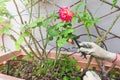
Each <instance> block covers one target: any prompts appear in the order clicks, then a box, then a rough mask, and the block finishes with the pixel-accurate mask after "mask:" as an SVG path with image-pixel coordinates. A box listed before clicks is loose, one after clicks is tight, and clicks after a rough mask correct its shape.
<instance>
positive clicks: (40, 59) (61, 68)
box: [0, 0, 120, 80]
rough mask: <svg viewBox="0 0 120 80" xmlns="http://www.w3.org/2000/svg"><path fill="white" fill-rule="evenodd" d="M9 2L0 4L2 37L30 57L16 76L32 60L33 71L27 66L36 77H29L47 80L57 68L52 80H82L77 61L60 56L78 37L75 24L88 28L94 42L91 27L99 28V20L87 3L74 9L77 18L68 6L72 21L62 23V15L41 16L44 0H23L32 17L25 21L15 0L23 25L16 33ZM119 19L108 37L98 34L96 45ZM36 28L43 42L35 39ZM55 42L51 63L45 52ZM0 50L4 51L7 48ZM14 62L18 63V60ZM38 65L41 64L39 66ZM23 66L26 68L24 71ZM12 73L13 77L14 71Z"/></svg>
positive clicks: (82, 3)
mask: <svg viewBox="0 0 120 80" xmlns="http://www.w3.org/2000/svg"><path fill="white" fill-rule="evenodd" d="M7 1H9V0H1V1H0V34H5V35H7V36H9V37H11V39H12V40H13V41H14V42H15V47H16V50H20V49H22V50H23V51H24V52H25V53H26V54H27V56H26V57H24V58H23V60H25V62H28V63H25V64H24V62H21V63H20V65H22V66H21V68H19V69H17V71H21V72H18V73H15V75H17V76H19V75H18V74H20V73H23V72H25V70H26V69H27V67H28V66H29V65H30V63H31V62H30V63H29V61H31V60H33V62H32V63H31V65H30V66H32V69H31V67H28V68H29V69H31V70H32V71H33V72H34V74H30V75H28V76H32V78H35V79H36V78H37V77H40V78H41V77H43V76H45V77H48V76H49V75H48V74H49V73H50V72H51V71H50V70H53V69H54V68H56V67H57V69H54V70H55V71H54V72H53V75H52V74H50V75H51V76H52V77H58V78H62V79H63V80H68V79H69V78H70V79H76V80H80V78H79V77H75V75H74V74H75V71H78V73H80V72H79V71H80V67H79V66H74V65H75V64H76V61H75V60H74V59H73V60H70V59H69V58H68V56H67V55H62V56H61V58H60V55H59V53H60V49H61V47H63V46H64V45H65V44H66V43H67V42H68V40H69V39H72V38H74V37H76V36H77V35H75V34H74V33H75V31H76V30H75V28H73V24H74V23H79V24H82V25H83V26H84V27H85V29H86V32H87V34H88V38H89V41H91V36H90V30H89V29H90V27H93V26H96V22H98V21H99V20H100V19H99V18H94V17H93V16H92V15H91V13H90V11H89V10H88V9H87V3H86V1H85V2H80V3H78V4H77V5H76V6H75V11H74V15H73V14H70V13H72V11H71V10H69V8H68V7H67V9H68V10H67V11H68V15H67V17H68V18H70V20H66V21H59V20H60V15H59V14H58V13H53V14H51V15H50V16H49V17H48V15H47V17H42V16H40V2H41V0H38V1H35V0H26V1H24V0H20V1H21V2H22V3H23V5H24V7H25V8H26V9H27V10H28V15H29V16H28V17H29V20H28V21H24V20H23V17H22V15H21V12H20V10H19V5H18V4H17V2H16V0H13V2H14V4H15V7H16V11H17V13H18V16H19V18H20V22H21V23H20V25H21V26H20V28H19V32H17V31H16V30H14V29H13V28H12V25H11V24H10V20H8V19H15V18H14V17H13V16H11V14H9V12H8V10H7V9H6V6H5V2H7ZM46 1H47V0H46ZM102 1H104V0H102ZM43 2H44V1H43ZM117 2H118V0H113V5H112V8H113V7H115V6H116V4H117ZM36 3H38V5H37V9H38V12H37V14H38V15H37V18H36V19H35V20H34V19H33V16H32V14H33V7H34V5H35V4H36ZM54 5H55V4H54ZM80 8H83V10H81V11H79V9H80ZM65 9H66V8H65ZM69 12H70V13H69ZM119 17H120V15H118V16H117V17H116V18H115V20H114V21H113V23H112V24H111V26H110V27H109V29H108V30H107V31H106V33H105V34H103V35H102V36H101V34H99V35H100V36H99V37H98V38H96V43H97V44H98V43H100V42H101V41H104V40H105V38H106V36H107V35H108V33H109V32H110V30H111V29H112V28H113V26H114V25H115V23H116V22H117V20H118V19H119ZM6 18H7V19H6ZM1 26H2V27H1ZM36 29H37V30H38V33H39V37H40V40H37V39H36V37H35V36H36V34H35V31H36ZM43 29H45V30H46V35H44V33H43ZM10 31H11V32H14V33H15V34H16V35H17V37H16V36H15V35H13V34H11V33H9V32H10ZM98 33H99V31H98ZM37 36H38V35H37ZM44 36H45V37H44ZM53 40H55V44H56V56H55V60H50V59H48V57H47V52H46V50H47V46H48V44H49V43H50V41H53ZM40 41H41V43H40ZM1 48H2V49H3V48H4V47H1ZM28 49H29V51H28ZM59 58H60V59H59ZM14 59H15V60H16V57H15V58H14ZM36 59H37V60H36ZM62 61H64V63H62ZM91 61H92V57H91V58H90V60H89V62H88V64H87V67H86V68H88V67H89V64H90V62H91ZM38 63H40V64H39V65H38ZM68 65H69V66H68ZM23 67H24V69H23V70H22V68H23ZM34 67H35V68H34ZM15 69H16V67H15ZM28 72H29V71H28ZM10 73H11V74H13V72H10ZM51 73H52V72H51ZM69 73H70V74H69ZM78 73H76V74H78ZM24 77H26V76H23V77H22V78H24Z"/></svg>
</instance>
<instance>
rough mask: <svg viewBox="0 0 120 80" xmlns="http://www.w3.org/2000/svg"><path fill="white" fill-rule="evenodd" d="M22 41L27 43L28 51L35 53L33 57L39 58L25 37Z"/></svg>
mask: <svg viewBox="0 0 120 80" xmlns="http://www.w3.org/2000/svg"><path fill="white" fill-rule="evenodd" d="M24 41H25V43H26V44H27V46H28V48H29V49H30V51H31V52H32V53H33V54H34V55H35V57H36V58H37V59H39V57H38V56H37V54H36V53H35V52H34V51H33V49H32V47H31V45H30V44H29V43H28V42H27V40H26V39H25V38H24Z"/></svg>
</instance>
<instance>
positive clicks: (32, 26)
mask: <svg viewBox="0 0 120 80" xmlns="http://www.w3.org/2000/svg"><path fill="white" fill-rule="evenodd" d="M28 27H31V28H35V27H37V23H36V22H32V23H30V24H29V25H28Z"/></svg>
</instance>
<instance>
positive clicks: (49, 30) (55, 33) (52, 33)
mask: <svg viewBox="0 0 120 80" xmlns="http://www.w3.org/2000/svg"><path fill="white" fill-rule="evenodd" d="M48 34H49V35H50V36H57V35H59V32H58V31H57V30H56V29H54V28H52V27H51V28H49V29H48Z"/></svg>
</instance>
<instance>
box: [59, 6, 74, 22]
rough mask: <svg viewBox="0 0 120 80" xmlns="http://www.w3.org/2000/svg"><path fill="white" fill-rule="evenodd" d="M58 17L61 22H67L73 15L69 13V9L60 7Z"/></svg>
mask: <svg viewBox="0 0 120 80" xmlns="http://www.w3.org/2000/svg"><path fill="white" fill-rule="evenodd" d="M59 16H60V19H61V20H62V21H66V22H69V21H71V20H72V17H73V16H74V13H73V12H71V11H70V7H62V8H61V9H60V10H59Z"/></svg>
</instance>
